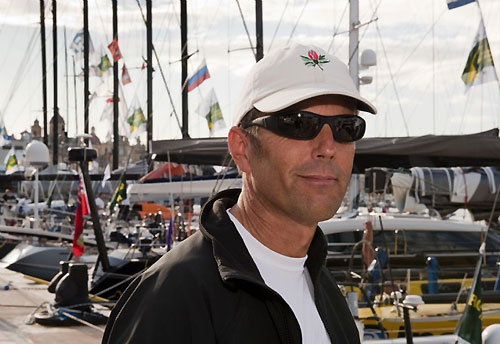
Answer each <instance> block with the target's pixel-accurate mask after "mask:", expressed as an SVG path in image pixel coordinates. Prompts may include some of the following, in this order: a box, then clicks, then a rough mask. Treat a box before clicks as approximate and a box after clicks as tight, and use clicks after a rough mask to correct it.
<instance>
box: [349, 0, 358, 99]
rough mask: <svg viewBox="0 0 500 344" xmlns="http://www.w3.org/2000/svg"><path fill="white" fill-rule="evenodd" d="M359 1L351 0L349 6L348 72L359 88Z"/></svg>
mask: <svg viewBox="0 0 500 344" xmlns="http://www.w3.org/2000/svg"><path fill="white" fill-rule="evenodd" d="M358 48H359V2H358V0H351V1H350V6H349V72H350V74H351V78H352V80H353V81H354V85H356V88H357V89H358V90H359V76H358V74H359V65H358V61H359V49H358Z"/></svg>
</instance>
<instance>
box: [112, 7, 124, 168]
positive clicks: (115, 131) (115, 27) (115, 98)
mask: <svg viewBox="0 0 500 344" xmlns="http://www.w3.org/2000/svg"><path fill="white" fill-rule="evenodd" d="M112 1H113V40H116V41H118V13H117V12H118V10H117V7H118V5H117V0H112ZM118 82H119V81H118V61H114V58H113V170H116V169H117V168H118V162H119V156H118V154H119V152H118V148H119V146H118V145H119V142H120V137H119V136H118ZM121 101H122V102H123V101H124V100H123V99H121Z"/></svg>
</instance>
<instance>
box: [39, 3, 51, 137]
mask: <svg viewBox="0 0 500 344" xmlns="http://www.w3.org/2000/svg"><path fill="white" fill-rule="evenodd" d="M40 36H41V37H40V40H41V42H42V94H43V96H42V98H43V143H45V145H46V146H48V145H49V135H48V133H47V55H46V53H45V0H40Z"/></svg>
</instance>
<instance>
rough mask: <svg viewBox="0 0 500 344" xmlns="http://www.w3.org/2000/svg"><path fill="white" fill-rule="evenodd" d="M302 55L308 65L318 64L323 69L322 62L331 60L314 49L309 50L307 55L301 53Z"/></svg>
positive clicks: (314, 65)
mask: <svg viewBox="0 0 500 344" xmlns="http://www.w3.org/2000/svg"><path fill="white" fill-rule="evenodd" d="M300 57H301V58H302V61H303V62H304V64H305V65H306V66H309V67H316V66H318V67H319V69H321V70H323V68H322V67H321V65H322V64H324V63H328V62H330V60H328V59H326V58H325V55H319V56H318V53H317V52H315V51H314V50H312V49H311V50H309V51H308V52H307V56H303V55H300Z"/></svg>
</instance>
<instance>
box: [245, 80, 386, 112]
mask: <svg viewBox="0 0 500 344" xmlns="http://www.w3.org/2000/svg"><path fill="white" fill-rule="evenodd" d="M328 94H331V95H340V96H346V97H349V98H352V99H354V100H356V101H357V109H358V110H360V111H366V112H369V113H372V114H376V113H377V109H376V108H375V106H374V105H373V104H372V103H370V102H369V101H368V100H366V99H364V98H363V97H361V96H359V95H358V94H355V93H353V92H351V91H349V90H346V89H342V88H340V87H339V88H337V89H333V88H332V85H331V84H329V85H328V84H314V85H311V86H308V85H300V86H298V87H294V88H287V89H283V90H281V91H278V92H274V93H273V94H271V95H269V96H267V97H265V98H263V99H261V100H259V101H257V102H256V103H254V107H255V108H257V110H259V111H262V112H276V111H280V110H283V109H286V108H287V107H289V106H292V105H294V104H297V103H299V102H301V101H303V100H306V99H309V98H312V97H317V96H322V95H328Z"/></svg>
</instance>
